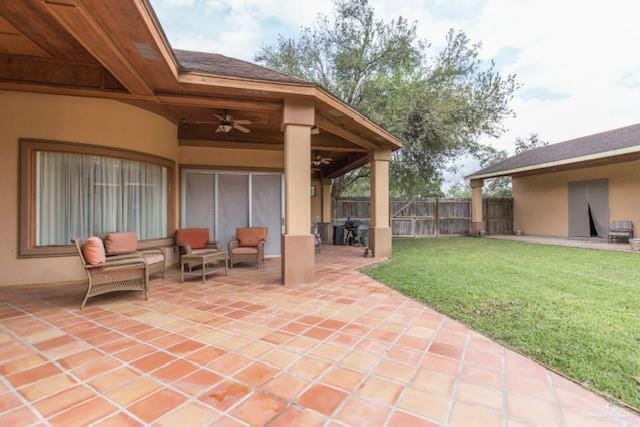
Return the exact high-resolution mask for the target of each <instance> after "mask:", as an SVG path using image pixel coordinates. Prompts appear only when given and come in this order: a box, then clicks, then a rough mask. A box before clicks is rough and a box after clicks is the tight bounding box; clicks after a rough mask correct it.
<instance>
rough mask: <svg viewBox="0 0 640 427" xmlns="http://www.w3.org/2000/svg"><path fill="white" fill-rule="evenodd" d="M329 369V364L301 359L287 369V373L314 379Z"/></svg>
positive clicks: (309, 358) (307, 358)
mask: <svg viewBox="0 0 640 427" xmlns="http://www.w3.org/2000/svg"><path fill="white" fill-rule="evenodd" d="M328 368H329V363H327V362H323V361H322V360H319V359H314V358H311V357H303V358H301V359H300V360H299V361H298V362H296V363H295V364H294V365H293V366H292V367H290V368H289V372H291V373H293V374H298V375H300V376H303V377H305V378H309V379H315V378H317V377H319V376H320V375H321V374H322V373H324V372H325V371H326V370H327V369H328Z"/></svg>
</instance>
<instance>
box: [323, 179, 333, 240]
mask: <svg viewBox="0 0 640 427" xmlns="http://www.w3.org/2000/svg"><path fill="white" fill-rule="evenodd" d="M331 183H332V180H331V179H323V180H322V226H323V227H326V228H327V232H326V236H324V237H326V239H327V241H329V242H331V241H332V240H333V236H332V234H333V228H332V227H331V220H332V218H331V216H332V215H331V212H332V210H333V206H332V203H333V201H332V199H331Z"/></svg>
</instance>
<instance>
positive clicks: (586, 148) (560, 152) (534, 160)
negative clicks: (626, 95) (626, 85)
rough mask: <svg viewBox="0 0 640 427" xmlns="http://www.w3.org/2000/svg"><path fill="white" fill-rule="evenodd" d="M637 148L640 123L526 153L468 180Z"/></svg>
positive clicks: (639, 137) (473, 175)
mask: <svg viewBox="0 0 640 427" xmlns="http://www.w3.org/2000/svg"><path fill="white" fill-rule="evenodd" d="M636 146H637V147H638V149H639V150H640V123H639V124H635V125H631V126H626V127H622V128H618V129H613V130H609V131H606V132H600V133H596V134H593V135H588V136H583V137H580V138H576V139H570V140H568V141H564V142H559V143H557V144H551V145H547V146H545V147H539V148H535V149H533V150H529V151H525V152H523V153H520V154H516V155H515V156H512V157H509V158H507V159H505V160H503V161H501V162H498V163H496V164H494V165H491V166H489V167H486V168H484V169H481V170H479V171H477V172H475V173H473V174H471V175H469V176H468V178H474V177H483V178H490V177H491V176H500V175H508V173H505V172H509V171H513V170H517V169H522V168H529V169H535V166H540V167H545V165H548V164H549V163H553V162H559V161H568V163H570V160H571V159H577V160H578V159H580V158H583V157H585V156H594V155H598V154H604V153H607V152H612V151H616V150H622V149H628V148H632V147H636Z"/></svg>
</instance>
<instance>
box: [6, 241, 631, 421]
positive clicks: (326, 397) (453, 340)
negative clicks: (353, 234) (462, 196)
mask: <svg viewBox="0 0 640 427" xmlns="http://www.w3.org/2000/svg"><path fill="white" fill-rule="evenodd" d="M360 253H361V251H360V250H358V249H354V248H347V247H327V248H326V249H325V250H324V251H323V253H322V255H319V256H318V260H317V264H316V279H317V280H316V283H314V284H313V285H309V286H297V287H291V288H285V287H282V286H281V285H280V284H279V277H280V275H279V260H276V259H273V260H268V261H267V262H266V267H265V268H263V269H261V270H259V271H256V270H255V268H252V267H248V268H237V269H234V270H232V271H231V273H230V275H229V276H226V277H225V276H222V275H217V276H212V277H211V278H210V279H208V280H207V282H206V284H204V285H203V284H201V283H200V281H191V282H186V283H184V284H180V283H179V282H178V280H177V272H175V271H173V272H172V273H171V274H169V275H168V276H167V279H166V280H154V281H153V282H152V286H151V293H150V300H149V301H144V300H143V299H142V297H141V295H140V294H137V293H121V294H110V295H104V296H101V297H96V298H93V299H92V300H90V302H89V305H88V307H87V308H86V309H85V310H83V311H80V310H79V309H78V307H79V305H80V301H81V297H82V292H83V288H82V287H80V286H71V285H70V286H57V287H50V286H42V287H32V288H12V289H3V290H2V291H0V373H1V374H2V378H1V379H0V425H7V426H8V425H11V426H21V425H33V424H38V425H95V426H98V425H100V426H115V425H158V426H172V425H176V426H180V427H184V426H196V425H273V426H291V425H304V426H313V425H327V426H328V425H332V426H338V425H342V426H346V425H353V426H360V425H387V426H403V427H404V426H409V425H411V426H413V425H415V426H434V425H443V426H492V425H495V426H507V425H508V426H521V425H531V426H587V425H589V426H596V425H598V426H621V427H622V426H640V418H639V417H638V416H637V415H636V414H635V413H632V412H629V411H627V410H625V409H622V408H620V407H617V406H615V405H613V404H611V403H609V402H608V401H607V400H605V399H603V398H602V397H600V396H598V395H596V394H594V393H592V392H590V391H587V390H585V389H584V388H582V387H581V386H579V385H577V384H575V383H573V382H571V381H568V380H566V379H564V378H563V377H561V376H559V375H557V374H555V373H553V372H551V371H549V370H547V369H545V368H544V367H542V366H540V365H538V364H537V363H535V362H533V361H531V360H530V359H528V358H526V357H523V356H521V355H519V354H517V353H515V352H513V351H511V350H508V349H506V348H504V347H503V346H501V345H499V344H497V343H495V342H493V341H491V340H489V339H487V338H485V337H483V336H482V335H480V334H478V333H475V332H473V331H471V330H469V329H468V328H467V327H466V326H464V325H462V324H460V323H458V322H455V321H453V320H451V319H449V318H447V317H445V316H443V315H441V314H439V313H437V312H435V311H433V310H432V309H430V308H428V307H425V306H424V305H422V304H419V303H417V302H415V301H413V300H411V299H409V298H406V297H404V296H402V295H400V294H398V293H397V292H395V291H392V290H390V289H389V288H387V287H385V286H383V285H382V284H380V283H378V282H376V281H374V280H372V279H370V278H368V277H367V276H365V275H363V274H361V273H359V272H358V271H357V269H358V268H359V267H362V266H364V265H366V264H367V263H369V262H371V259H366V258H362V257H360V256H359V255H360Z"/></svg>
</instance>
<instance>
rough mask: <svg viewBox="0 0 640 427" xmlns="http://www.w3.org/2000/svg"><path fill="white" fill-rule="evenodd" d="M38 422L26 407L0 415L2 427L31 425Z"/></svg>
mask: <svg viewBox="0 0 640 427" xmlns="http://www.w3.org/2000/svg"><path fill="white" fill-rule="evenodd" d="M38 420H39V418H38V417H37V416H36V414H34V413H33V412H32V411H31V410H30V409H28V408H26V407H22V408H18V409H14V410H12V411H8V412H5V413H3V414H0V425H2V426H19V425H32V424H35V423H36V422H37V421H38Z"/></svg>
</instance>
